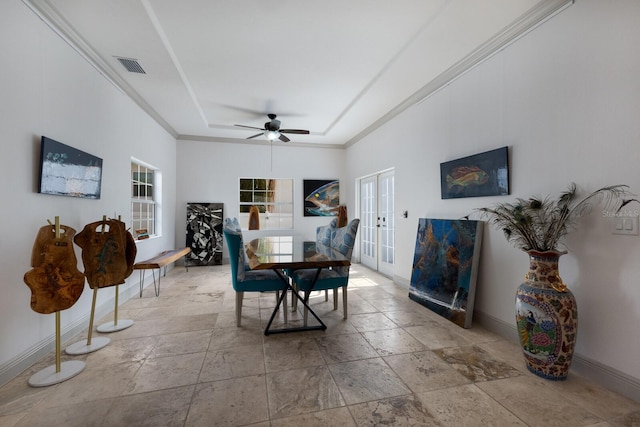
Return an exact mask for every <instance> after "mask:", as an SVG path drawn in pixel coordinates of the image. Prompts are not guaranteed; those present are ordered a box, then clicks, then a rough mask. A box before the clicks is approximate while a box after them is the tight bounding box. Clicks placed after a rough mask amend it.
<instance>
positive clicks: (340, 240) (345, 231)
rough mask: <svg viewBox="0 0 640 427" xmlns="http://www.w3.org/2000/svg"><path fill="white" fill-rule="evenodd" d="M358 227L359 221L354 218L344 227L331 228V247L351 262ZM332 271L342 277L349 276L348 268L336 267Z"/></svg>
mask: <svg viewBox="0 0 640 427" xmlns="http://www.w3.org/2000/svg"><path fill="white" fill-rule="evenodd" d="M359 225H360V220H359V219H358V218H355V219H352V220H351V221H349V223H348V224H347V225H346V227H340V228H333V229H332V230H331V247H332V248H333V249H335V250H337V251H338V252H340V253H341V254H342V255H344V256H346V257H347V258H348V259H349V261H351V255H352V254H353V246H354V245H355V243H356V234H357V233H358V226H359ZM334 270H336V271H338V272H339V273H340V274H341V275H342V276H345V277H346V276H348V275H349V267H336V268H334Z"/></svg>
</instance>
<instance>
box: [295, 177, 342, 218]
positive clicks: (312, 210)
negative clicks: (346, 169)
mask: <svg viewBox="0 0 640 427" xmlns="http://www.w3.org/2000/svg"><path fill="white" fill-rule="evenodd" d="M303 191H304V216H336V215H338V208H339V206H340V181H339V180H337V179H333V180H327V179H305V180H304V182H303Z"/></svg>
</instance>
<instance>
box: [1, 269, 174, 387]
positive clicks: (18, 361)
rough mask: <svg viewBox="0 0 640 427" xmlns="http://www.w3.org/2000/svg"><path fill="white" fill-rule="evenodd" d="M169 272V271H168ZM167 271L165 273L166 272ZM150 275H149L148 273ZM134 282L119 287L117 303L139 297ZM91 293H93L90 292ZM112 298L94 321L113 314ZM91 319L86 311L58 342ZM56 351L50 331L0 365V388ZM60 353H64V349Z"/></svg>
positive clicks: (150, 283) (149, 283)
mask: <svg viewBox="0 0 640 427" xmlns="http://www.w3.org/2000/svg"><path fill="white" fill-rule="evenodd" d="M168 270H169V269H168ZM168 270H167V271H168ZM149 274H150V273H149ZM135 276H136V280H135V281H132V282H131V283H127V284H124V285H120V287H119V291H120V293H119V295H118V302H119V303H120V304H121V303H123V302H125V301H128V300H129V299H131V298H132V297H134V296H139V295H140V282H139V279H138V276H139V275H137V274H136V275H135ZM145 280H146V277H145ZM146 283H147V285H146V286H145V288H146V287H147V286H153V280H146ZM91 292H93V291H92V290H91ZM111 294H112V296H111V297H110V298H109V299H107V300H106V301H104V302H103V303H102V304H100V305H97V306H96V310H95V313H94V320H95V319H100V318H102V317H104V316H106V315H107V314H109V313H111V312H113V309H114V305H115V294H114V292H111ZM90 318H91V309H90V308H89V310H88V311H87V313H86V314H84V315H83V316H82V317H81V318H79V319H78V320H76V321H75V322H73V323H71V324H69V325H67V326H66V327H64V328H63V330H61V331H60V342H61V344H65V343H69V342H70V341H71V340H72V339H73V337H75V336H76V335H78V334H80V333H81V332H83V331H84V330H86V329H87V328H88V326H89V320H90ZM55 349H56V336H55V331H52V334H51V335H50V336H48V337H47V338H45V339H43V340H41V341H40V342H38V343H37V344H35V345H33V346H32V347H30V348H28V349H27V350H25V351H24V352H22V353H21V354H19V355H17V356H16V357H14V358H13V359H11V360H9V361H8V362H6V363H3V364H2V365H0V386H1V385H4V384H6V383H8V382H9V381H11V380H12V379H14V378H16V377H17V376H19V375H20V374H21V373H22V372H24V371H25V370H27V369H29V368H30V367H31V366H33V365H34V364H35V363H37V362H38V361H40V360H41V359H42V358H44V357H46V356H47V355H48V354H50V353H51V352H54V351H55ZM61 352H64V347H63V348H62V350H61Z"/></svg>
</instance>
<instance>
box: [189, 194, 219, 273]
mask: <svg viewBox="0 0 640 427" xmlns="http://www.w3.org/2000/svg"><path fill="white" fill-rule="evenodd" d="M222 215H223V204H222V203H187V239H186V240H187V241H186V243H187V246H188V247H190V248H191V252H190V253H189V254H188V255H187V261H188V264H189V265H190V266H191V265H222V218H223V216H222Z"/></svg>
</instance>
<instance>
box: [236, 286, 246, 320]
mask: <svg viewBox="0 0 640 427" xmlns="http://www.w3.org/2000/svg"><path fill="white" fill-rule="evenodd" d="M243 297H244V292H236V326H240V318H241V317H242V298H243Z"/></svg>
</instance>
